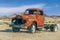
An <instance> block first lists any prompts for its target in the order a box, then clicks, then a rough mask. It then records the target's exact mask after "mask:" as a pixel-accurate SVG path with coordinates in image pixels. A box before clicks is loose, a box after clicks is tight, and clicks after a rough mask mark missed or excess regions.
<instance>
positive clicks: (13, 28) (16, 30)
mask: <svg viewBox="0 0 60 40" xmlns="http://www.w3.org/2000/svg"><path fill="white" fill-rule="evenodd" d="M12 31H13V32H19V31H20V30H19V28H15V27H12Z"/></svg>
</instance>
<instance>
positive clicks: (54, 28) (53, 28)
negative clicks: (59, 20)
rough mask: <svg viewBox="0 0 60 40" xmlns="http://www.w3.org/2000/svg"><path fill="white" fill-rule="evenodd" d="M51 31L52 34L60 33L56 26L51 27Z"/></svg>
mask: <svg viewBox="0 0 60 40" xmlns="http://www.w3.org/2000/svg"><path fill="white" fill-rule="evenodd" d="M50 31H51V32H56V31H58V27H57V26H55V25H51V26H50Z"/></svg>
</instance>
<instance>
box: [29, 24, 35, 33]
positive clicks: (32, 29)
mask: <svg viewBox="0 0 60 40" xmlns="http://www.w3.org/2000/svg"><path fill="white" fill-rule="evenodd" d="M29 32H30V33H35V32H36V24H35V23H32V25H31V26H30V27H29Z"/></svg>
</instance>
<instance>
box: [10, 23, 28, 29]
mask: <svg viewBox="0 0 60 40" xmlns="http://www.w3.org/2000/svg"><path fill="white" fill-rule="evenodd" d="M10 26H11V27H16V28H27V26H24V25H16V24H13V23H12V24H11V25H10Z"/></svg>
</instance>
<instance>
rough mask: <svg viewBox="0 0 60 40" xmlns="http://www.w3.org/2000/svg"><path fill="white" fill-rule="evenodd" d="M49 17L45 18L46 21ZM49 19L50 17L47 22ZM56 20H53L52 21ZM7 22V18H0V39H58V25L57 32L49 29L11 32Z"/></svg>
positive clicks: (59, 32) (59, 34)
mask: <svg viewBox="0 0 60 40" xmlns="http://www.w3.org/2000/svg"><path fill="white" fill-rule="evenodd" d="M49 19H50V18H48V19H47V21H46V23H47V22H48V20H49ZM58 19H59V18H58ZM51 20H52V18H51V19H50V20H49V22H50V21H51ZM56 20H57V19H56ZM56 20H53V23H54V21H56ZM59 21H60V19H59ZM8 22H9V21H7V20H3V21H2V20H0V40H60V27H58V31H57V32H50V31H49V30H48V31H46V30H42V31H37V32H36V33H28V31H27V30H21V31H20V32H12V28H11V27H9V23H8Z"/></svg>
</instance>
